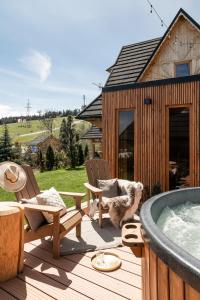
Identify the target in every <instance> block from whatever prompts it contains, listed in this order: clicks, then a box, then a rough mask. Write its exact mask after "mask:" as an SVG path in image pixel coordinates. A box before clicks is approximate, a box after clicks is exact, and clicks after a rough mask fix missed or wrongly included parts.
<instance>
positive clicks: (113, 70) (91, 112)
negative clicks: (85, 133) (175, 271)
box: [77, 38, 160, 119]
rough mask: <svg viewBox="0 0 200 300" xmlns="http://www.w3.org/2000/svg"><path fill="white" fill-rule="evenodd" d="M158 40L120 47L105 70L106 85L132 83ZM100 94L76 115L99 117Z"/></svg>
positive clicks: (80, 116) (82, 117) (78, 116)
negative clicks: (107, 74)
mask: <svg viewBox="0 0 200 300" xmlns="http://www.w3.org/2000/svg"><path fill="white" fill-rule="evenodd" d="M159 42H160V38H156V39H153V40H148V41H144V42H141V43H137V44H132V45H127V46H124V47H122V49H121V52H120V54H119V56H118V58H117V60H116V62H115V64H114V65H112V66H111V67H110V68H108V69H107V70H108V71H109V72H110V75H109V77H108V80H107V82H106V84H105V87H106V86H113V85H114V86H115V85H117V84H127V83H134V82H135V81H136V79H137V77H138V75H139V74H140V72H141V71H142V70H143V68H144V66H145V65H146V63H147V61H148V60H149V58H150V57H151V55H152V53H153V51H154V50H155V48H156V47H157V45H158V44H159ZM101 116H102V95H99V96H98V97H97V98H95V99H94V100H93V101H92V102H91V103H90V104H89V105H88V106H87V107H85V108H84V109H83V110H82V111H81V112H80V113H79V114H78V115H77V118H80V119H91V118H101Z"/></svg>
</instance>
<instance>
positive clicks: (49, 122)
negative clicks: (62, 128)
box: [41, 117, 54, 134]
mask: <svg viewBox="0 0 200 300" xmlns="http://www.w3.org/2000/svg"><path fill="white" fill-rule="evenodd" d="M53 121H54V119H53V118H45V117H43V118H42V119H41V123H42V127H43V128H44V129H46V130H47V131H48V132H49V133H50V134H52V133H53Z"/></svg>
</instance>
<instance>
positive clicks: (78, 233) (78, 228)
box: [76, 223, 81, 237]
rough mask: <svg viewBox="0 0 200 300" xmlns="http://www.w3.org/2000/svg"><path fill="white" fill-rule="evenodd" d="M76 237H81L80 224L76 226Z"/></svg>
mask: <svg viewBox="0 0 200 300" xmlns="http://www.w3.org/2000/svg"><path fill="white" fill-rule="evenodd" d="M76 236H77V237H80V236H81V223H79V224H78V225H77V226H76Z"/></svg>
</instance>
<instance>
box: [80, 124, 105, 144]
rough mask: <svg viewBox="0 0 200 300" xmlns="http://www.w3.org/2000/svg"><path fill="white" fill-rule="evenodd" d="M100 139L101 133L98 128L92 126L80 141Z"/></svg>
mask: <svg viewBox="0 0 200 300" xmlns="http://www.w3.org/2000/svg"><path fill="white" fill-rule="evenodd" d="M101 138H102V131H101V129H100V128H98V127H96V126H95V125H93V126H92V127H91V128H90V129H89V130H88V132H86V134H84V135H83V136H82V137H81V139H83V140H86V139H101Z"/></svg>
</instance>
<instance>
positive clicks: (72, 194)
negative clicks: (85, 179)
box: [58, 192, 85, 198]
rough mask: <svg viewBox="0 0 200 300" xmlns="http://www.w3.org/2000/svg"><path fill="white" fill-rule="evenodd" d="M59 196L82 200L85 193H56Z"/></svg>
mask: <svg viewBox="0 0 200 300" xmlns="http://www.w3.org/2000/svg"><path fill="white" fill-rule="evenodd" d="M58 193H59V194H60V195H61V196H67V197H73V198H83V197H85V193H73V192H58Z"/></svg>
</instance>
